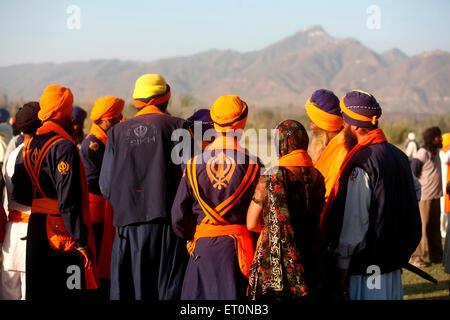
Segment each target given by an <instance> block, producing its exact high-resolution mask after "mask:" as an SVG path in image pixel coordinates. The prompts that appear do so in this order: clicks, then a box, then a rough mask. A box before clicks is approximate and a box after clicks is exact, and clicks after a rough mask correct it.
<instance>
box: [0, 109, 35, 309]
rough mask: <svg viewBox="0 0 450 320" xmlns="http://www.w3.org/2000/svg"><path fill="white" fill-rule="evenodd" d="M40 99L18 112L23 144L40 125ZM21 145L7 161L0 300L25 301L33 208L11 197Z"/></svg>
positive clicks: (18, 123) (18, 124)
mask: <svg viewBox="0 0 450 320" xmlns="http://www.w3.org/2000/svg"><path fill="white" fill-rule="evenodd" d="M38 111H39V103H38V102H29V103H26V104H25V105H24V106H23V107H22V108H21V109H20V110H19V111H18V112H17V126H18V128H19V130H20V131H21V132H23V136H24V143H26V142H27V141H29V140H30V139H31V138H32V137H33V135H34V134H35V133H36V130H37V128H38V127H39V126H40V125H41V123H40V120H39V119H38V117H37V114H38ZM23 145H24V144H23V143H22V144H20V145H19V146H18V147H17V148H16V149H14V151H12V152H11V153H10V155H9V157H8V158H7V159H6V160H5V176H4V179H5V184H6V193H7V198H8V206H7V212H8V222H7V223H6V226H5V238H4V242H3V246H2V272H1V274H0V299H2V300H25V256H26V236H27V229H28V218H29V215H30V213H31V210H30V207H28V206H25V205H22V204H19V203H17V202H16V201H15V200H14V199H13V197H12V191H13V188H14V185H13V184H12V181H11V178H12V176H13V175H14V169H15V165H16V159H17V156H18V155H19V153H20V152H22V149H23Z"/></svg>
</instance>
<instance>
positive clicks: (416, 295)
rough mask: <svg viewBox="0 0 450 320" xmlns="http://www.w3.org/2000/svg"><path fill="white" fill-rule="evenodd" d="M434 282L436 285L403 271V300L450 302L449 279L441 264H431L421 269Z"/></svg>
mask: <svg viewBox="0 0 450 320" xmlns="http://www.w3.org/2000/svg"><path fill="white" fill-rule="evenodd" d="M421 269H422V270H423V271H425V272H427V273H429V274H430V275H431V276H433V277H434V278H435V279H436V280H438V283H437V284H434V283H431V282H429V281H427V280H424V279H422V278H421V277H419V276H418V275H416V274H414V273H412V272H410V271H408V270H405V269H403V275H402V281H403V294H404V299H405V300H450V295H449V277H450V275H449V274H447V273H445V272H444V267H443V266H442V264H432V265H430V266H428V267H425V268H421Z"/></svg>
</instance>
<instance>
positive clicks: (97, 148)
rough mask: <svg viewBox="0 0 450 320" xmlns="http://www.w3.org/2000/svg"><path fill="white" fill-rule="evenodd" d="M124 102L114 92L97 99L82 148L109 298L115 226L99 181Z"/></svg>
mask: <svg viewBox="0 0 450 320" xmlns="http://www.w3.org/2000/svg"><path fill="white" fill-rule="evenodd" d="M124 105H125V101H124V100H122V99H119V98H115V97H110V96H106V97H103V98H100V99H98V100H97V101H96V102H95V104H94V107H93V108H92V110H91V115H90V117H91V120H92V126H91V130H90V133H89V134H88V135H87V136H86V137H85V138H84V140H83V142H82V143H81V150H80V152H81V158H82V159H83V163H84V166H85V169H86V176H87V182H88V189H89V209H90V214H91V222H92V229H93V231H94V237H95V246H96V248H97V261H98V273H99V277H100V278H101V281H102V287H103V288H102V290H101V291H102V294H103V295H104V297H107V298H109V278H110V260H111V249H112V242H113V240H114V235H115V230H114V228H113V226H112V215H113V211H112V207H111V204H110V203H108V202H107V201H106V200H105V198H103V195H102V193H101V191H100V186H99V182H98V181H99V178H100V171H101V168H102V161H103V155H104V153H105V146H106V142H107V139H108V136H107V132H108V131H109V129H111V128H112V127H113V126H114V125H116V124H117V123H119V122H120V121H121V119H122V111H123V108H124Z"/></svg>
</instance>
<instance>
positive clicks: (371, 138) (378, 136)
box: [320, 129, 387, 230]
mask: <svg viewBox="0 0 450 320" xmlns="http://www.w3.org/2000/svg"><path fill="white" fill-rule="evenodd" d="M386 141H387V139H386V137H385V135H384V133H383V131H382V130H381V129H375V130H372V131H369V132H368V133H367V135H366V136H365V137H364V138H363V139H362V140H361V141H360V142H358V144H357V145H356V146H355V147H354V148H353V149H352V150H351V151H350V152H349V153H348V154H347V156H346V157H345V159H344V161H343V163H342V165H341V168H340V169H339V174H338V175H337V178H336V181H335V183H334V185H333V188H331V191H330V195H329V198H328V202H327V203H326V204H325V208H324V210H323V211H322V214H321V216H320V228H321V229H322V230H323V228H324V224H325V220H326V216H327V214H328V212H329V210H330V208H331V205H332V204H333V201H334V199H335V198H336V195H337V193H338V189H339V177H340V176H341V175H342V172H343V171H344V169H345V167H346V166H347V164H348V162H349V161H350V159H351V158H352V157H353V156H354V155H355V153H356V152H358V151H360V150H361V149H364V148H366V147H368V146H371V145H374V144H379V143H382V142H386Z"/></svg>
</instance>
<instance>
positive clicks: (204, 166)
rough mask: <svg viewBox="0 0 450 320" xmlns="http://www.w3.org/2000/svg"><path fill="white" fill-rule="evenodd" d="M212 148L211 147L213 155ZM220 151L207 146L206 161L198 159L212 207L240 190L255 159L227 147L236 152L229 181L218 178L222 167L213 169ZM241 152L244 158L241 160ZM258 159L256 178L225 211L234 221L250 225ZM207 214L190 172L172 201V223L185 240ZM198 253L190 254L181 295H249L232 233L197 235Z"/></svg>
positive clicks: (217, 297)
mask: <svg viewBox="0 0 450 320" xmlns="http://www.w3.org/2000/svg"><path fill="white" fill-rule="evenodd" d="M209 152H211V153H210V155H209V154H208V153H209ZM220 152H221V150H213V151H207V153H204V158H203V161H202V163H200V164H197V165H196V171H197V179H198V188H199V192H200V194H201V197H202V199H203V200H204V201H206V202H207V204H208V205H209V206H210V207H212V208H214V207H217V206H218V205H219V204H220V203H222V202H223V201H225V200H227V199H229V198H230V197H231V196H232V195H233V194H234V193H235V192H236V190H237V189H238V187H239V185H240V184H241V182H242V181H243V178H244V176H245V174H246V172H247V170H248V168H249V163H250V160H249V155H248V154H247V153H245V152H241V151H235V150H226V152H227V155H228V154H229V155H230V157H232V158H233V160H234V162H235V167H234V168H232V169H230V170H233V172H232V175H231V177H230V179H229V180H228V181H225V180H223V179H222V180H220V179H217V178H220V177H218V176H217V174H218V171H217V170H214V169H211V168H212V166H211V162H210V164H209V165H208V161H209V160H210V159H213V160H214V159H215V158H216V156H217V155H218V154H219V153H220ZM238 158H240V159H245V160H244V161H243V163H239V162H238V161H237V159H238ZM252 158H253V159H255V158H254V157H252ZM255 160H256V162H257V163H258V170H257V173H256V175H255V177H254V180H253V181H252V182H251V184H250V185H249V187H248V189H247V190H246V191H245V193H244V194H243V195H242V197H241V198H240V199H239V200H238V201H237V202H236V204H235V205H234V206H233V207H232V208H231V210H229V211H228V212H227V213H225V214H224V215H223V216H222V217H223V218H224V219H225V220H227V221H228V222H229V223H230V224H238V225H244V226H245V225H246V217H247V209H248V207H249V205H250V201H251V200H252V197H253V193H254V190H255V187H256V185H257V182H258V178H259V168H260V165H259V163H260V162H259V160H258V159H255ZM208 166H209V169H210V170H208ZM216 169H217V168H216ZM228 172H230V171H228ZM219 187H220V188H219ZM205 217H206V215H205V213H204V211H203V210H202V208H201V206H200V204H199V202H198V201H197V198H196V197H195V196H194V193H193V189H192V185H191V183H190V181H189V178H188V175H187V174H185V175H184V176H183V178H182V179H181V182H180V185H179V188H178V192H177V195H176V198H175V201H174V204H173V207H172V225H173V228H174V230H175V233H176V234H177V235H179V236H180V237H182V238H184V239H186V240H192V239H193V237H194V234H195V230H196V227H197V225H199V224H201V223H202V221H203V219H205ZM210 223H212V222H210ZM214 224H215V223H214ZM194 255H195V256H197V257H198V258H197V260H194V259H189V262H188V266H187V269H186V274H185V278H184V282H183V289H182V294H181V298H182V299H184V300H237V299H244V298H245V295H246V289H247V285H248V280H247V279H246V278H245V277H244V275H243V274H242V272H241V270H240V268H239V262H238V256H237V247H236V243H235V240H234V239H233V238H232V237H230V236H219V237H205V238H200V239H198V240H197V244H196V246H195V251H194Z"/></svg>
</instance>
